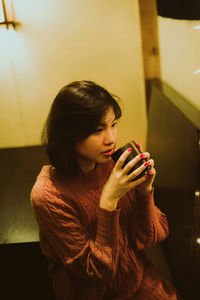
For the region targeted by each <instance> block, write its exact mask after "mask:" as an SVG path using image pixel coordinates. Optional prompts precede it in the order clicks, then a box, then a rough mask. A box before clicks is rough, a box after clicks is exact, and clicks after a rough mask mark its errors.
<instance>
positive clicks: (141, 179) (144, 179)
mask: <svg viewBox="0 0 200 300" xmlns="http://www.w3.org/2000/svg"><path fill="white" fill-rule="evenodd" d="M148 177H149V176H148V175H146V174H145V175H144V176H142V177H141V178H138V179H137V180H134V181H131V182H130V185H131V187H132V188H133V187H136V186H137V185H139V184H141V183H143V182H145V181H146V180H147V179H148Z"/></svg>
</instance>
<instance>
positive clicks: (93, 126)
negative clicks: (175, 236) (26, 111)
mask: <svg viewBox="0 0 200 300" xmlns="http://www.w3.org/2000/svg"><path fill="white" fill-rule="evenodd" d="M120 116H121V109H120V107H119V104H118V103H117V101H116V99H115V97H114V96H112V95H111V94H110V93H109V92H108V91H106V90H105V89H104V88H103V87H101V86H99V85H97V84H95V83H94V82H91V81H75V82H72V83H70V84H68V85H66V86H65V87H64V88H63V89H61V91H60V92H59V93H58V95H57V96H56V98H55V100H54V102H53V104H52V107H51V110H50V113H49V116H48V119H47V123H46V127H45V130H44V132H43V136H46V140H45V145H46V150H47V154H48V157H49V160H50V163H51V165H49V166H44V167H43V168H42V170H41V172H40V174H39V176H38V177H37V180H36V183H35V185H34V186H33V189H32V192H31V202H32V206H33V210H34V213H35V216H36V218H37V221H38V224H39V231H40V245H41V250H42V252H43V254H44V256H45V257H46V258H47V259H48V262H49V272H50V274H51V277H52V282H53V287H54V291H55V294H56V299H58V300H64V299H65V300H68V299H73V300H74V299H80V300H84V299H92V300H93V299H95V300H100V299H102V300H103V299H104V300H106V299H107V300H112V299H113V300H114V299H123V300H125V299H135V300H136V299H137V300H139V299H145V300H148V299H149V300H166V299H169V300H176V299H181V298H180V297H179V296H178V293H177V291H176V290H175V288H174V287H173V286H172V285H171V284H170V283H169V282H168V281H167V280H166V279H165V278H163V277H161V276H160V275H159V274H158V273H157V272H156V271H155V269H154V268H153V266H152V265H151V263H150V262H148V260H147V259H146V258H145V256H144V254H143V252H142V250H143V249H144V248H147V247H151V246H153V245H154V244H156V243H158V242H160V241H162V240H163V239H164V238H166V236H167V235H168V224H167V219H166V216H165V215H164V214H163V213H162V212H161V211H160V210H159V209H158V208H157V207H156V206H155V205H154V201H153V187H152V184H153V181H154V178H155V174H156V171H155V169H154V162H153V160H152V159H150V155H149V153H147V152H145V153H142V154H140V155H138V156H136V157H135V158H134V159H132V160H131V161H130V162H129V163H128V164H127V165H126V166H125V167H123V168H122V166H123V165H124V162H125V160H126V158H127V157H128V155H129V154H130V153H131V149H128V150H126V151H125V152H124V153H123V154H122V155H121V157H120V158H119V160H118V161H117V163H116V164H114V163H113V161H112V159H111V155H112V153H113V152H114V148H115V142H116V135H117V132H116V120H117V119H119V118H120ZM144 157H145V158H147V159H148V162H147V163H145V164H143V165H142V166H140V167H138V168H137V169H136V170H135V171H134V172H132V173H130V174H128V175H127V173H129V171H130V170H131V168H132V167H133V166H134V165H135V164H136V163H137V162H138V161H139V160H140V159H141V158H144ZM147 165H150V166H151V171H150V174H149V175H145V176H143V177H142V178H139V179H137V180H133V179H134V178H136V177H137V176H138V175H139V174H140V173H141V172H142V171H143V170H144V169H145V168H146V166H147Z"/></svg>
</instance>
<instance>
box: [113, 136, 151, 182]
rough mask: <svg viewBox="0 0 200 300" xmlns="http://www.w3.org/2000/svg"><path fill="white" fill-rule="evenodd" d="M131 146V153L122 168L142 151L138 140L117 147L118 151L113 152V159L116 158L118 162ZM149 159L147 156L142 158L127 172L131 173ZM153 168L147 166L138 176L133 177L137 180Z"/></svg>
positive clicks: (115, 160)
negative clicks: (137, 142)
mask: <svg viewBox="0 0 200 300" xmlns="http://www.w3.org/2000/svg"><path fill="white" fill-rule="evenodd" d="M129 148H131V149H132V151H131V153H130V154H129V156H128V157H127V159H126V160H125V162H124V164H123V166H122V168H123V167H124V166H125V165H126V164H127V163H128V162H129V161H130V160H132V159H133V158H134V157H135V156H137V155H138V154H140V153H142V152H141V151H140V148H139V147H138V146H137V144H136V142H135V141H130V142H129V143H127V144H126V145H124V146H123V147H121V148H119V149H117V151H115V152H114V153H113V154H112V156H111V157H112V159H113V160H114V162H115V163H116V162H117V160H118V159H119V157H120V156H121V155H122V153H123V152H124V151H126V150H127V149H129ZM146 161H147V158H141V159H140V160H139V162H137V163H136V164H135V165H134V166H133V168H132V169H131V170H130V171H129V172H128V173H127V174H130V173H131V172H133V171H134V170H135V169H137V168H138V167H140V166H141V165H142V164H144V163H145V162H146ZM150 170H151V166H147V167H146V168H145V169H144V170H143V171H142V172H141V173H140V174H139V175H138V176H137V177H135V178H134V179H133V181H134V180H137V179H139V178H141V177H143V176H144V175H145V174H148V172H149V171H150Z"/></svg>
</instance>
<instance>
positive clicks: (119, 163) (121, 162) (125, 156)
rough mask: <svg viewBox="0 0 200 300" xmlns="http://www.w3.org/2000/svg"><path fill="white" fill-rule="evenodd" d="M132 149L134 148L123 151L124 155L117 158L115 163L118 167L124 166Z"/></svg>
mask: <svg viewBox="0 0 200 300" xmlns="http://www.w3.org/2000/svg"><path fill="white" fill-rule="evenodd" d="M131 151H132V149H131V148H129V149H127V150H126V151H124V152H123V153H122V155H121V156H120V157H119V159H118V160H117V162H116V164H115V168H116V169H121V168H122V167H123V165H124V162H125V160H126V159H127V157H128V156H129V155H130V153H131Z"/></svg>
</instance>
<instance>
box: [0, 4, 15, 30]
mask: <svg viewBox="0 0 200 300" xmlns="http://www.w3.org/2000/svg"><path fill="white" fill-rule="evenodd" d="M0 25H4V26H6V28H7V29H8V28H9V26H12V27H14V28H15V27H16V25H18V23H16V22H15V21H14V10H13V4H12V1H11V0H9V1H8V0H0Z"/></svg>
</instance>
